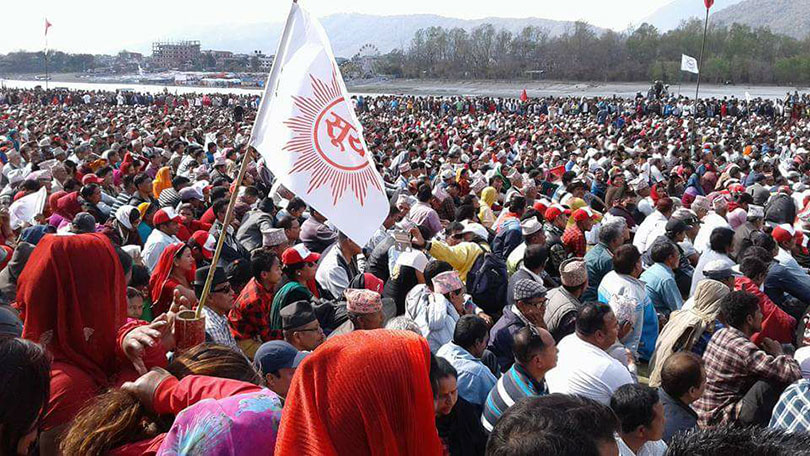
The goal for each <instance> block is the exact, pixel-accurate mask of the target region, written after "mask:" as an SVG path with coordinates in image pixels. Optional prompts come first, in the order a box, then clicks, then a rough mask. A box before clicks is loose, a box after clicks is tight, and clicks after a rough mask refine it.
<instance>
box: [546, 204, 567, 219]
mask: <svg viewBox="0 0 810 456" xmlns="http://www.w3.org/2000/svg"><path fill="white" fill-rule="evenodd" d="M563 213H565V214H570V213H571V210H570V209H565V208H564V207H562V206H560V205H559V204H554V205H552V206H551V207H549V208H548V209H546V213H545V214H543V215H544V216H545V219H546V221H547V222H549V223H551V222H553V221H554V220H555V219H556V218H557V217H559V216H560V214H563Z"/></svg>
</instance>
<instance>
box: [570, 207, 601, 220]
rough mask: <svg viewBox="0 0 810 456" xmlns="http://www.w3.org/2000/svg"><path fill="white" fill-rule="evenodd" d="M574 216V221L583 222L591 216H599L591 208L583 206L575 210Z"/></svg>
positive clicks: (592, 217)
mask: <svg viewBox="0 0 810 456" xmlns="http://www.w3.org/2000/svg"><path fill="white" fill-rule="evenodd" d="M573 217H574V221H577V222H582V221H584V220H588V219H589V218H590V219H596V218H598V217H599V216H598V215H597V214H596V213H595V212H594V211H592V210H591V208H589V207H582V208H579V209H577V210H576V211H574V214H573Z"/></svg>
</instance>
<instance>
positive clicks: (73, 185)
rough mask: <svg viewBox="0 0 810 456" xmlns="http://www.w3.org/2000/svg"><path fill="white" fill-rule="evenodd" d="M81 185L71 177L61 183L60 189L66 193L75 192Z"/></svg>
mask: <svg viewBox="0 0 810 456" xmlns="http://www.w3.org/2000/svg"><path fill="white" fill-rule="evenodd" d="M81 187H82V183H81V182H79V181H77V180H76V179H74V178H72V177H71V178H70V179H68V180H66V181H65V182H64V183H63V184H62V189H63V190H65V191H66V192H67V193H71V192H75V191H77V190H78V189H80V188H81Z"/></svg>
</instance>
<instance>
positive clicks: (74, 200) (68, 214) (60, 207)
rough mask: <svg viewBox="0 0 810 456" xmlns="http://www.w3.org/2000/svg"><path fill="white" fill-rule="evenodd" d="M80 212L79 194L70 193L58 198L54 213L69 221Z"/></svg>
mask: <svg viewBox="0 0 810 456" xmlns="http://www.w3.org/2000/svg"><path fill="white" fill-rule="evenodd" d="M81 211H82V204H81V203H80V202H79V192H72V193H68V194H67V195H65V196H63V197H61V198H59V200H58V201H57V202H56V209H55V211H54V212H56V213H57V214H59V215H61V216H62V217H63V218H65V219H67V220H68V221H70V220H73V217H75V216H76V214H78V213H79V212H81Z"/></svg>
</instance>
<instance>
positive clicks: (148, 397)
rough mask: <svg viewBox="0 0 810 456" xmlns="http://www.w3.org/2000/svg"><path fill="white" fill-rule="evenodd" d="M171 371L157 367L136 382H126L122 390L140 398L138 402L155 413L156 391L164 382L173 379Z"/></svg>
mask: <svg viewBox="0 0 810 456" xmlns="http://www.w3.org/2000/svg"><path fill="white" fill-rule="evenodd" d="M171 376H172V374H170V373H169V371H167V370H165V369H162V368H160V367H155V368H154V369H152V370H151V371H149V372H146V373H144V374H143V375H141V376H140V377H138V379H137V380H135V381H134V382H126V383H124V384H123V385H121V389H122V390H124V391H126V392H128V393H129V394H132V395H133V396H135V397H137V398H138V401H140V403H141V404H142V405H143V406H144V407H146V408H147V409H148V410H151V411H154V407H153V401H154V397H155V390H157V388H158V386H160V384H161V383H163V381H164V380H166V379H167V378H169V377H171Z"/></svg>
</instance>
